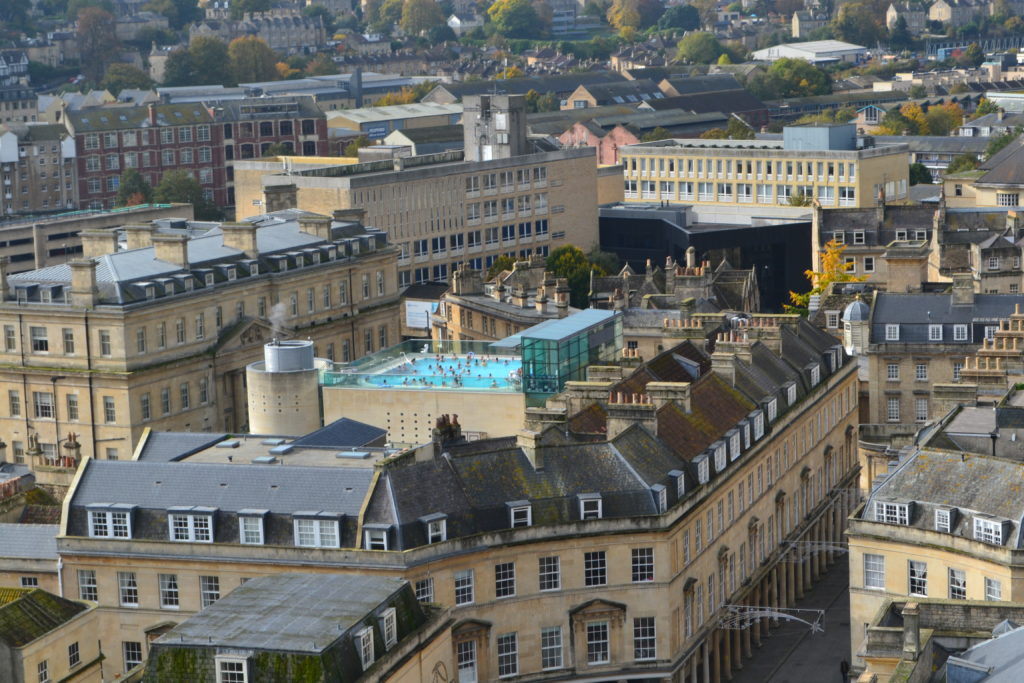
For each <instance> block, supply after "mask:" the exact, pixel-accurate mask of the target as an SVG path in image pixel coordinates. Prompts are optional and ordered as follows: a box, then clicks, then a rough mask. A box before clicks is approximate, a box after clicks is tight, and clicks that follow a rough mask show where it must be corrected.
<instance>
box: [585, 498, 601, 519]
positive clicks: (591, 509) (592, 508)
mask: <svg viewBox="0 0 1024 683" xmlns="http://www.w3.org/2000/svg"><path fill="white" fill-rule="evenodd" d="M579 501H580V519H601V516H602V513H603V510H602V509H601V507H602V506H601V494H600V493H581V494H580V496H579Z"/></svg>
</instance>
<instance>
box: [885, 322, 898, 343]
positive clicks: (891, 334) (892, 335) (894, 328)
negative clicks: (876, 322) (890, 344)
mask: <svg viewBox="0 0 1024 683" xmlns="http://www.w3.org/2000/svg"><path fill="white" fill-rule="evenodd" d="M899 340H900V326H899V325H898V324H895V325H886V326H885V341H899Z"/></svg>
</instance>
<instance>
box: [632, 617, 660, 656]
mask: <svg viewBox="0 0 1024 683" xmlns="http://www.w3.org/2000/svg"><path fill="white" fill-rule="evenodd" d="M657 628H658V626H657V619H655V618H654V617H634V618H633V659H635V660H636V661H638V662H649V661H652V660H655V659H657V658H658V631H657Z"/></svg>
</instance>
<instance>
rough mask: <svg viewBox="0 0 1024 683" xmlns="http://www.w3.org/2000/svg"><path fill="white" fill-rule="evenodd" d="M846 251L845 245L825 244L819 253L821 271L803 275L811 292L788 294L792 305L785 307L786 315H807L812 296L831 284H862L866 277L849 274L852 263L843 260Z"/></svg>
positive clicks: (812, 271)
mask: <svg viewBox="0 0 1024 683" xmlns="http://www.w3.org/2000/svg"><path fill="white" fill-rule="evenodd" d="M844 251H846V245H845V244H839V243H838V242H836V241H835V240H829V241H828V242H826V243H825V249H824V250H823V251H822V252H821V270H820V271H814V270H805V271H804V275H805V276H806V277H807V279H808V280H810V282H811V291H809V292H805V293H803V294H798V293H796V292H790V293H789V300H790V301H791V302H792V303H793V305H791V306H790V305H786V306H785V309H786V312H787V313H807V305H808V304H809V303H810V301H811V295H812V294H821V293H823V292H825V291H826V290H827V289H828V288H829V286H830V285H831V284H832V283H833V282H863V281H864V280H866V279H867V277H866V276H859V277H858V276H856V275H853V274H851V273H850V269H852V268H853V263H847V262H846V260H845V259H844V258H843V252H844Z"/></svg>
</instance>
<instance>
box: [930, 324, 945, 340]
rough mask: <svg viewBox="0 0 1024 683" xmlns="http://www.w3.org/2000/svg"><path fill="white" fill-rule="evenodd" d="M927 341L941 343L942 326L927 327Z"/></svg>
mask: <svg viewBox="0 0 1024 683" xmlns="http://www.w3.org/2000/svg"><path fill="white" fill-rule="evenodd" d="M928 341H942V325H929V326H928Z"/></svg>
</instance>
